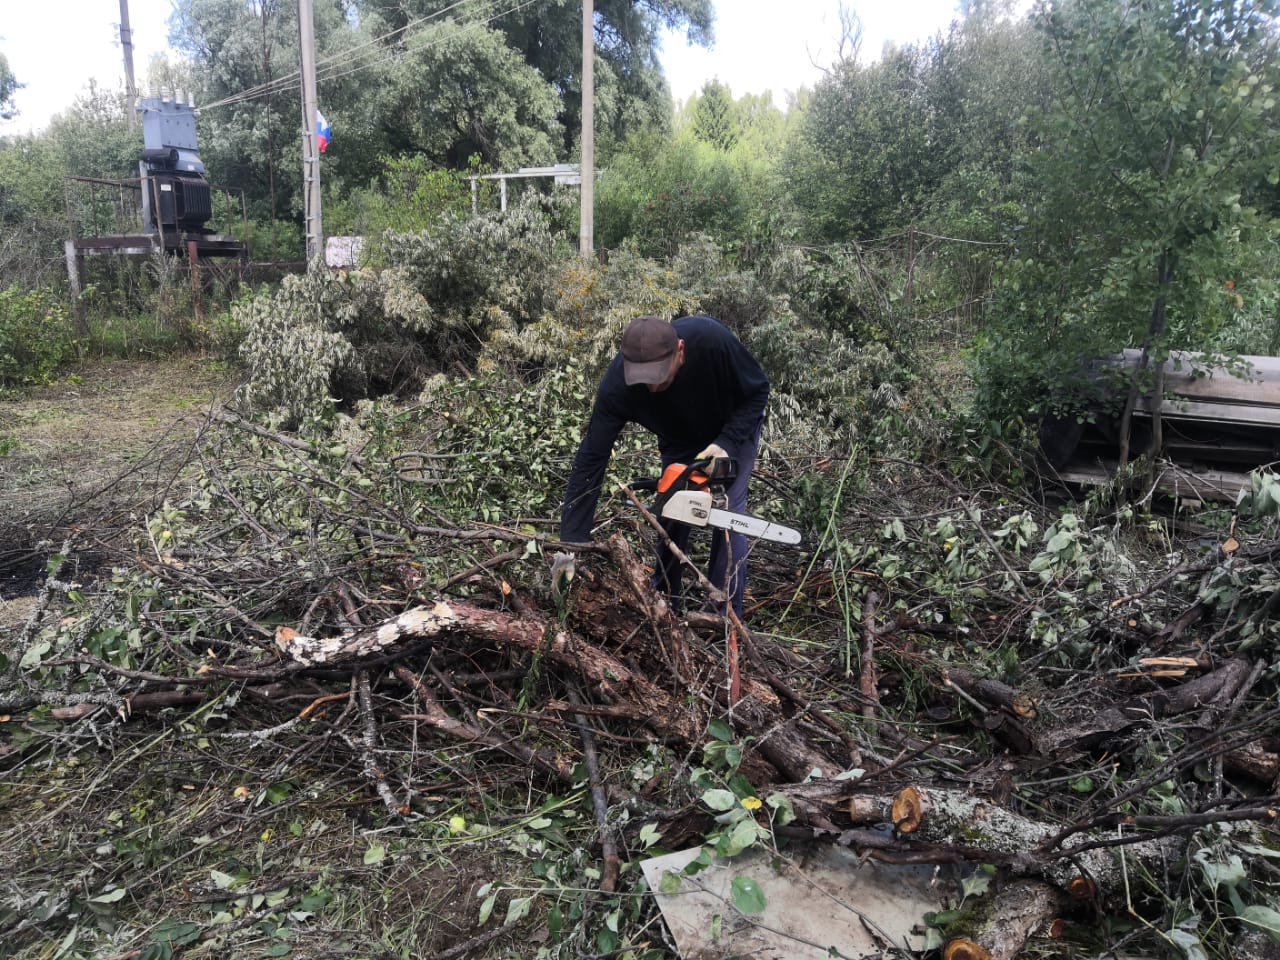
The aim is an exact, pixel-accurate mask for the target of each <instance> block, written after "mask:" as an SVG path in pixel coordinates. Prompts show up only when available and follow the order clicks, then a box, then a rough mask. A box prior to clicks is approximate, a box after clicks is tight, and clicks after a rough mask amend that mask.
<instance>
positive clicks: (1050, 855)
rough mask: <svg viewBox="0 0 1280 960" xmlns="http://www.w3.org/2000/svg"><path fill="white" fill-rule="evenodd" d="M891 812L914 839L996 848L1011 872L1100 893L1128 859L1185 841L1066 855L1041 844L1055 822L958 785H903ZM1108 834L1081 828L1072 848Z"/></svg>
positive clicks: (1148, 862) (1165, 851)
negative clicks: (1042, 820)
mask: <svg viewBox="0 0 1280 960" xmlns="http://www.w3.org/2000/svg"><path fill="white" fill-rule="evenodd" d="M893 818H894V824H895V826H897V827H898V830H899V832H901V833H905V834H909V835H910V837H911V838H912V839H913V840H921V841H925V842H928V843H934V844H942V845H946V846H955V847H965V848H969V849H974V848H976V849H978V850H985V851H992V852H995V853H1000V854H1003V855H1004V856H1005V857H1006V858H1007V863H1008V865H1009V867H1010V868H1011V869H1012V871H1013V872H1014V873H1015V874H1018V875H1036V876H1041V877H1044V878H1045V879H1046V880H1048V881H1050V882H1051V883H1054V884H1056V885H1057V886H1059V887H1061V888H1063V889H1064V890H1073V891H1076V892H1079V893H1091V892H1093V891H1095V890H1096V891H1097V892H1098V893H1099V894H1102V895H1104V896H1105V895H1107V894H1109V893H1111V892H1112V891H1116V890H1119V889H1120V887H1121V883H1122V880H1123V872H1124V870H1125V862H1126V861H1127V862H1128V864H1129V865H1130V868H1132V864H1133V863H1135V862H1136V863H1139V864H1142V865H1145V866H1147V867H1155V866H1157V865H1158V864H1160V863H1162V862H1164V861H1166V860H1168V859H1171V858H1176V857H1177V856H1178V855H1179V853H1180V851H1181V849H1182V847H1183V846H1184V845H1185V840H1183V839H1182V838H1180V837H1176V836H1166V837H1156V838H1153V839H1151V840H1140V841H1136V842H1134V843H1129V844H1125V845H1124V847H1123V854H1122V853H1121V848H1117V847H1097V848H1094V849H1091V850H1082V851H1080V852H1078V853H1075V854H1073V855H1071V856H1064V851H1061V850H1056V849H1053V850H1045V849H1043V847H1044V845H1045V843H1046V841H1049V840H1050V839H1052V838H1053V837H1055V836H1056V835H1057V834H1058V832H1059V831H1058V828H1056V827H1054V826H1053V825H1051V824H1045V823H1040V822H1038V821H1035V820H1030V819H1028V818H1027V817H1023V816H1020V815H1019V814H1016V813H1012V812H1010V811H1008V810H1005V809H1004V808H1002V807H1000V806H997V805H996V804H994V803H991V802H990V801H988V800H983V799H981V798H979V797H974V796H970V795H969V794H966V793H961V792H960V791H957V790H921V789H917V788H915V787H907V788H905V789H903V790H901V791H899V793H898V795H897V796H896V797H894V802H893ZM1112 839H1114V835H1103V834H1102V833H1100V832H1098V831H1089V832H1083V833H1080V834H1078V835H1076V836H1075V837H1074V838H1073V840H1074V841H1075V842H1074V843H1073V849H1074V847H1077V846H1083V845H1086V844H1089V843H1092V842H1095V841H1100V840H1112ZM1122 856H1123V858H1124V859H1123V860H1122ZM1081 878H1083V879H1084V880H1086V881H1088V885H1087V887H1082V886H1081V884H1080V883H1079V881H1080V879H1081Z"/></svg>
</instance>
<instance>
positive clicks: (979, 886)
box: [960, 870, 991, 899]
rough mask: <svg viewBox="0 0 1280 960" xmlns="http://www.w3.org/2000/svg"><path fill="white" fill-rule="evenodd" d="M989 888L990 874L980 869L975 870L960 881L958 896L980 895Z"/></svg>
mask: <svg viewBox="0 0 1280 960" xmlns="http://www.w3.org/2000/svg"><path fill="white" fill-rule="evenodd" d="M990 888H991V875H990V874H988V873H984V872H983V871H981V870H978V871H975V872H974V873H971V874H969V875H968V876H967V877H964V878H963V879H962V880H961V881H960V896H961V898H962V899H967V898H968V897H980V896H982V895H983V894H984V893H986V892H987V890H989V889H990Z"/></svg>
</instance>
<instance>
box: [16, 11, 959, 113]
mask: <svg viewBox="0 0 1280 960" xmlns="http://www.w3.org/2000/svg"><path fill="white" fill-rule="evenodd" d="M714 2H715V8H716V26H715V34H716V43H715V46H714V47H713V48H712V49H711V50H704V49H702V48H700V47H690V46H689V45H688V44H687V43H686V42H685V38H684V36H683V35H680V34H667V35H665V36H664V39H663V51H662V60H663V66H664V68H665V70H666V74H667V79H668V81H669V82H670V83H671V90H672V94H673V95H674V96H675V98H676V99H677V101H683V100H684V99H686V98H687V97H688V96H689V95H690V94H692V93H696V92H697V91H699V90H700V89H701V88H702V85H703V84H704V83H705V82H706V81H707V80H711V79H713V78H718V79H719V80H721V81H722V82H723V83H726V84H728V86H729V88H730V89H731V90H732V91H733V94H734V95H735V96H742V95H743V94H745V93H763V92H764V91H765V90H772V91H773V94H774V103H776V104H777V105H778V106H784V105H785V104H786V96H785V92H786V91H788V90H796V89H798V88H799V87H801V86H812V85H813V84H814V83H815V82H816V81H817V80H818V79H819V78H820V77H821V76H822V72H821V70H820V69H819V66H815V65H814V64H818V65H820V66H822V67H825V66H829V65H830V63H831V62H832V61H833V60H834V59H835V55H836V48H837V42H838V40H839V37H840V18H839V8H840V3H839V0H714ZM128 5H129V23H130V26H131V27H132V29H133V43H134V53H133V63H134V74H135V75H136V77H137V78H138V85H139V88H140V92H145V90H142V89H141V88H142V87H143V85H144V82H145V78H146V75H147V64H148V63H149V62H150V59H151V57H152V55H153V54H155V53H160V52H164V51H165V50H166V49H167V33H168V28H167V25H166V21H167V20H168V16H169V12H170V10H171V6H172V5H171V0H128ZM848 5H849V6H850V7H852V8H853V9H854V10H856V11H857V13H858V15H859V17H860V18H861V20H862V25H863V41H862V59H864V60H866V59H874V58H875V57H876V56H878V55H879V52H880V50H881V49H882V48H883V46H884V44H885V42H886V41H893V42H896V43H898V44H905V43H911V42H914V41H918V40H923V39H926V38H927V37H930V36H932V35H933V34H934V33H937V32H938V31H940V30H942V31H945V30H946V28H947V25H948V24H949V23H950V22H951V19H952V18H953V17H954V16H955V15H956V10H957V3H956V0H849V2H848ZM119 23H120V0H35V2H32V0H0V52H2V53H4V55H5V56H6V57H7V58H8V60H9V67H10V69H11V70H12V71H13V72H14V74H15V75H16V76H17V78H18V80H19V81H20V82H22V83H25V84H26V87H25V88H24V89H22V90H19V91H18V93H17V95H16V96H15V98H14V99H15V103H16V105H17V107H18V109H19V110H20V111H21V112H20V114H19V115H18V116H17V117H16V118H15V119H13V120H10V121H0V135H3V134H14V133H28V132H32V131H37V130H40V129H43V128H44V126H45V125H46V124H47V123H48V122H49V119H50V118H51V117H52V116H53V115H54V114H55V113H58V112H60V111H61V110H64V109H65V108H66V107H68V106H70V105H71V103H72V101H74V99H75V98H76V96H77V95H78V94H80V93H83V92H84V91H85V89H86V85H87V83H88V79H89V78H90V77H93V78H96V79H97V81H98V84H99V85H100V86H103V87H106V88H109V89H119V88H122V87H123V85H124V66H123V54H122V51H121V48H120V34H119Z"/></svg>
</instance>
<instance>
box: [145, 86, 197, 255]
mask: <svg viewBox="0 0 1280 960" xmlns="http://www.w3.org/2000/svg"><path fill="white" fill-rule="evenodd" d="M138 110H139V112H141V114H142V142H143V149H142V154H141V157H140V158H139V162H138V172H139V174H140V175H141V177H142V217H143V223H144V224H145V225H146V228H147V229H148V230H150V231H153V232H160V233H163V232H168V231H172V232H178V233H209V230H207V229H206V228H205V224H206V223H208V221H209V219H210V218H211V217H212V216H213V205H212V196H211V194H210V191H209V183H208V181H206V180H205V178H204V164H203V163H202V162H201V160H200V155H199V154H198V153H197V152H196V113H195V108H194V107H193V106H192V105H191V104H190V103H186V102H183V100H182V99H180V98H179V97H178V96H176V95H175V96H174V97H173V98H172V99H170V98H169V97H165V96H160V97H145V98H143V99H142V100H141V101H140V102H139V104H138Z"/></svg>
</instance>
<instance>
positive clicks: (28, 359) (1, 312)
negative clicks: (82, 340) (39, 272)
mask: <svg viewBox="0 0 1280 960" xmlns="http://www.w3.org/2000/svg"><path fill="white" fill-rule="evenodd" d="M74 349H75V340H74V338H73V334H72V327H71V318H70V316H69V314H68V312H67V308H66V307H65V306H64V305H63V304H62V303H60V302H59V301H58V300H57V299H56V298H55V297H54V295H53V294H52V293H50V292H49V291H47V290H30V291H27V290H23V289H22V288H21V287H19V286H18V285H17V284H13V285H11V286H9V287H8V288H7V289H0V386H5V387H14V386H22V385H24V384H36V383H47V382H48V381H49V378H50V375H51V374H52V373H53V371H54V370H55V369H57V366H58V364H59V363H61V362H62V361H63V359H65V358H66V357H67V356H69V355H70V354H71V353H72V352H73V351H74Z"/></svg>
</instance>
